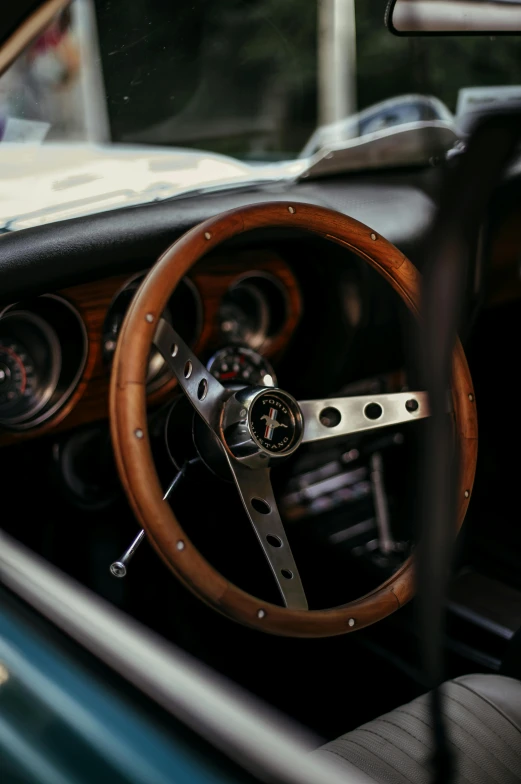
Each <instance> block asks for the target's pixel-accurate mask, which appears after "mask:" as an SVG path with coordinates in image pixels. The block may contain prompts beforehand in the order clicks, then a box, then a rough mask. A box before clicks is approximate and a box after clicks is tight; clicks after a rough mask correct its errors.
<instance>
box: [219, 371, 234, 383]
mask: <svg viewBox="0 0 521 784" xmlns="http://www.w3.org/2000/svg"><path fill="white" fill-rule="evenodd" d="M236 375H237V372H236V371H235V370H230V372H229V373H221V375H220V376H219V380H220V381H226V379H227V378H235V376H236Z"/></svg>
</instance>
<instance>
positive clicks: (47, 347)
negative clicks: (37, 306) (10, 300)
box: [0, 310, 61, 427]
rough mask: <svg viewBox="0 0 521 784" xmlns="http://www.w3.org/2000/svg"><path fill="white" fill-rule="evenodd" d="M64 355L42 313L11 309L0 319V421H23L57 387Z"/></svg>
mask: <svg viewBox="0 0 521 784" xmlns="http://www.w3.org/2000/svg"><path fill="white" fill-rule="evenodd" d="M60 370H61V355H60V349H59V343H58V338H57V336H56V333H55V331H54V330H53V329H52V327H51V326H50V325H49V323H48V322H47V321H45V320H44V319H43V318H41V317H40V316H37V315H36V314H35V313H30V312H28V311H23V310H11V311H8V312H7V313H6V314H5V315H4V316H3V317H2V319H0V425H3V426H5V427H11V426H16V425H21V424H22V423H24V422H26V421H28V420H29V419H31V418H33V417H34V416H35V414H36V413H38V412H39V411H41V409H42V408H44V406H45V405H47V403H48V402H49V400H50V399H51V397H52V395H53V394H54V392H55V390H56V386H57V384H58V377H59V374H60Z"/></svg>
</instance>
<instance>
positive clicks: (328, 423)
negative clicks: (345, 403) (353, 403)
mask: <svg viewBox="0 0 521 784" xmlns="http://www.w3.org/2000/svg"><path fill="white" fill-rule="evenodd" d="M318 418H319V420H320V424H321V425H324V427H336V426H337V425H339V424H340V421H341V419H342V414H341V413H340V411H339V410H338V408H333V406H328V407H327V408H323V409H322V411H321V412H320V414H319V415H318Z"/></svg>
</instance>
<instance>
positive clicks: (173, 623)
mask: <svg viewBox="0 0 521 784" xmlns="http://www.w3.org/2000/svg"><path fill="white" fill-rule="evenodd" d="M380 5H382V4H380ZM384 5H385V4H384ZM391 5H392V4H391ZM460 5H461V4H460ZM488 5H493V4H492V3H490V4H488ZM382 20H383V10H382ZM382 25H383V21H382ZM398 32H399V31H398ZM386 34H388V35H389V36H391V35H392V32H391V31H389V30H386ZM466 154H467V153H466V152H465V151H462V150H461V149H460V150H456V152H455V153H454V154H453V155H451V156H449V157H448V158H447V159H444V160H440V159H439V158H434V159H431V160H429V161H428V162H426V163H424V164H421V165H420V164H415V165H412V166H386V167H381V168H377V169H370V170H360V171H354V172H353V171H347V172H342V171H334V172H333V173H328V174H327V175H325V176H313V175H311V176H308V175H305V176H303V177H297V178H294V179H293V180H292V181H291V182H286V183H285V184H284V185H281V183H280V181H279V180H273V181H263V182H254V183H252V184H250V185H241V186H238V187H230V188H227V189H223V190H218V189H209V190H208V191H207V192H197V193H187V194H185V195H183V194H181V195H179V196H176V197H175V198H165V199H162V200H153V201H151V202H150V203H145V204H141V205H140V204H136V205H132V206H128V207H122V208H118V209H105V210H104V211H101V212H94V213H92V214H84V215H81V216H79V217H69V218H67V219H66V220H52V221H44V220H42V221H40V222H38V221H36V220H35V221H33V222H32V223H31V224H30V225H28V226H27V227H22V228H20V229H16V230H11V229H10V228H9V226H7V227H6V228H5V229H4V230H3V232H2V236H1V237H0V296H1V303H0V304H1V314H0V447H1V450H0V467H1V471H2V488H3V511H2V522H1V527H2V530H3V531H4V532H5V533H6V534H8V535H9V536H10V537H12V538H13V539H15V540H17V542H19V543H21V544H22V545H24V546H25V547H26V548H28V549H29V551H31V552H32V553H34V554H36V555H38V556H39V557H41V558H43V559H44V561H45V562H46V563H48V564H50V565H52V567H55V568H57V569H59V570H60V571H61V572H63V573H64V574H66V575H68V576H69V577H71V578H73V579H74V580H75V581H77V582H78V583H80V584H81V585H82V586H84V587H85V588H87V589H89V591H92V592H93V593H94V594H95V595H96V596H97V597H101V598H102V599H103V600H105V601H106V602H107V603H108V604H109V605H112V607H114V608H116V609H117V610H119V611H121V612H122V613H124V614H125V616H128V617H129V618H131V619H134V620H136V621H138V622H140V623H141V624H143V626H145V627H147V628H148V629H150V630H152V631H153V632H154V633H156V634H158V635H160V637H161V638H163V639H164V640H165V641H167V642H168V643H171V644H173V645H174V646H176V647H177V648H178V649H180V650H181V651H182V652H185V653H187V654H188V655H189V656H191V657H193V658H194V659H196V660H197V661H199V662H202V663H203V664H204V665H206V666H207V667H208V668H210V669H211V670H212V671H215V672H216V673H218V674H219V676H224V677H225V678H226V679H229V681H231V682H232V683H233V684H235V685H238V686H239V687H242V688H243V689H244V690H246V691H247V692H248V693H250V694H252V695H254V696H255V697H258V698H260V699H261V700H262V701H264V702H265V703H268V704H269V705H270V706H273V707H274V708H275V709H277V710H278V711H280V712H281V713H283V714H285V715H287V716H289V717H290V718H291V719H293V720H295V721H296V722H298V724H300V725H303V726H304V727H305V728H306V729H308V730H310V731H311V732H312V733H314V735H315V736H316V737H318V738H320V742H317V749H316V750H315V751H314V752H312V753H311V756H312V757H313V758H316V759H317V760H318V761H319V762H320V760H322V759H326V758H331V757H334V758H335V759H336V761H337V762H339V763H340V764H342V765H344V766H345V767H344V768H343V770H344V771H345V775H346V779H345V780H350V779H349V775H353V776H354V774H355V772H356V773H358V772H360V771H361V772H362V773H363V774H365V775H366V776H367V777H368V779H367V780H368V781H377V782H406V781H415V782H416V781H418V782H420V781H429V780H430V778H429V776H430V768H429V765H430V761H431V755H432V753H433V750H434V749H435V745H436V744H435V737H436V736H435V733H434V734H433V735H432V737H431V727H432V717H431V713H430V707H429V701H428V697H427V696H426V694H425V693H426V691H427V690H428V688H429V687H430V686H431V685H432V684H429V683H428V682H426V677H425V670H424V664H425V662H424V659H422V639H421V622H420V620H419V608H418V602H417V601H416V600H415V599H414V598H413V597H414V593H415V577H414V563H415V559H416V553H417V543H418V535H419V531H420V523H419V520H418V517H419V515H420V514H421V509H422V508H423V507H422V506H421V488H422V467H423V465H424V463H423V455H424V452H425V448H426V446H425V445H426V443H429V441H428V438H429V431H428V428H429V422H430V417H429V413H430V402H429V397H428V393H427V392H426V391H425V390H426V385H428V379H426V374H425V372H424V371H425V368H422V367H421V363H419V362H418V353H419V352H418V346H419V345H421V324H420V321H419V313H420V310H421V285H422V284H421V275H422V273H423V272H426V267H427V265H428V261H429V258H430V257H429V248H430V247H431V245H430V243H432V242H433V239H432V238H433V228H436V229H438V228H439V227H440V223H439V220H441V218H440V216H441V217H443V210H442V206H441V205H442V200H443V199H444V198H445V194H446V192H447V180H448V179H449V180H450V177H452V176H457V173H458V171H459V169H460V168H461V167H462V164H461V159H464V158H465V155H466ZM492 157H493V156H492ZM474 162H476V159H474ZM0 176H1V175H0ZM10 176H15V175H14V174H12V175H10ZM483 177H484V178H485V179H486V174H483ZM489 179H490V182H492V181H493V185H491V186H490V192H489V193H488V194H487V198H486V209H485V210H484V213H483V215H480V217H479V221H477V220H476V221H473V222H471V223H472V225H471V232H470V234H467V237H466V239H467V240H468V242H467V245H466V252H468V257H467V258H466V259H465V263H466V269H465V274H464V281H463V283H462V287H461V299H460V309H459V314H458V334H459V339H460V340H461V343H459V342H458V343H457V344H455V345H454V346H453V347H452V348H451V351H450V352H449V357H450V355H451V354H452V363H453V364H452V368H453V378H452V389H451V395H449V396H448V397H450V402H449V403H448V404H447V405H448V408H447V410H446V412H445V414H444V416H445V419H446V420H447V421H449V420H450V422H451V428H452V432H453V434H454V433H455V434H456V441H457V443H458V445H459V452H458V454H459V455H460V464H459V470H457V469H454V475H455V477H456V479H455V484H456V486H457V487H456V489H455V493H457V498H458V500H457V504H456V506H457V512H456V513H455V515H454V521H453V524H452V523H451V525H452V528H454V527H456V528H458V529H459V532H458V535H457V538H456V541H455V544H454V553H453V558H452V561H453V563H452V569H451V579H450V583H449V588H448V596H447V603H446V615H445V621H444V637H443V646H442V655H443V660H444V673H443V679H444V680H445V681H446V682H447V685H446V686H444V687H443V688H442V689H441V694H442V695H443V706H442V711H443V715H444V716H445V721H446V727H447V729H446V731H447V738H448V744H449V747H450V748H451V749H452V751H453V752H454V753H455V755H456V757H457V759H458V762H457V770H458V774H457V775H458V776H459V777H460V778H457V780H458V781H460V780H461V781H472V782H490V781H496V782H503V781H504V782H510V781H512V782H514V781H519V780H520V778H521V743H520V737H521V736H520V733H521V683H520V681H521V663H520V662H521V658H520V645H521V569H520V568H519V567H520V561H521V533H520V530H519V526H518V524H517V482H518V481H519V480H518V473H517V472H518V466H519V461H518V457H517V450H516V444H517V443H518V441H519V439H520V438H521V421H520V420H519V418H518V417H517V416H516V415H515V414H512V411H513V397H514V396H515V389H516V388H517V382H516V378H517V371H516V369H515V368H516V362H515V356H516V354H517V350H516V345H517V343H516V340H517V338H516V335H517V324H518V320H519V316H520V312H521V268H520V259H521V234H520V231H519V218H520V214H521V171H520V169H519V166H518V165H517V162H516V159H515V156H514V162H513V163H511V164H510V165H509V166H507V167H505V168H504V169H503V172H502V174H501V177H499V174H498V176H497V178H496V179H495V180H493V177H492V175H490V178H489ZM451 182H452V181H451ZM444 203H445V202H444ZM469 209H470V207H469ZM440 247H441V246H440ZM440 252H441V251H440ZM418 272H419V274H418ZM438 317H439V319H440V321H442V320H443V313H441V312H439V313H438ZM440 331H441V328H440ZM504 390H509V392H508V394H507V397H506V399H505V391H504ZM431 402H432V401H431ZM509 411H510V412H511V414H512V415H509V416H508V417H505V418H503V414H501V416H499V414H500V412H503V413H505V412H506V413H508V412H509ZM447 414H449V416H447ZM410 420H415V421H410ZM416 420H417V421H416ZM478 425H479V450H478ZM279 439H280V440H279ZM409 600H411V601H409ZM330 608H333V609H330ZM353 780H355V779H353Z"/></svg>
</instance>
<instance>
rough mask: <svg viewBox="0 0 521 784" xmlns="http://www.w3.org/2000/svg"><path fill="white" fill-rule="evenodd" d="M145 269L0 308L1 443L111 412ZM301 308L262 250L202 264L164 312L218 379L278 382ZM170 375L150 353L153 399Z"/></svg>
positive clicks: (273, 257)
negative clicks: (116, 370) (126, 327)
mask: <svg viewBox="0 0 521 784" xmlns="http://www.w3.org/2000/svg"><path fill="white" fill-rule="evenodd" d="M146 272H147V270H143V271H141V272H139V273H137V274H134V275H131V276H129V275H116V276H111V277H108V278H105V279H102V280H98V281H94V282H92V283H85V284H82V285H78V286H72V287H69V288H65V289H61V290H59V291H57V292H55V293H52V294H44V295H41V296H38V297H33V298H29V299H26V300H20V301H19V302H17V303H15V304H12V305H9V306H7V307H6V308H4V310H3V311H2V312H1V314H0V427H1V429H2V430H1V434H0V445H7V444H11V443H14V442H16V441H19V440H25V439H28V438H34V437H35V436H38V435H41V434H44V433H49V432H50V431H52V432H55V431H56V432H58V431H63V430H67V429H70V428H73V427H76V426H78V425H80V424H85V423H88V422H94V421H96V420H99V419H102V418H105V417H106V416H108V391H109V384H110V369H111V362H112V358H113V355H114V351H115V349H116V344H117V338H118V333H119V329H120V327H121V324H122V322H123V319H124V317H125V313H126V311H127V309H128V307H129V305H130V303H131V301H132V298H133V296H134V294H135V292H136V291H137V289H138V287H139V285H140V283H141V281H142V280H143V278H144V276H145V274H146ZM301 313H302V300H301V295H300V291H299V286H298V283H297V280H296V278H295V276H294V274H293V272H292V271H291V268H290V266H289V265H288V264H287V262H286V261H285V260H284V259H283V258H282V257H281V256H280V255H278V254H277V253H275V252H272V251H265V250H253V251H243V250H237V251H230V252H228V253H226V254H212V255H211V256H209V257H207V258H205V259H203V260H201V261H200V262H199V263H198V264H197V265H196V266H195V267H194V269H193V270H192V271H191V273H190V274H189V275H188V276H187V277H185V278H184V279H183V280H182V282H181V284H180V285H179V286H178V287H177V288H176V290H175V291H174V292H173V294H172V296H171V298H170V300H169V303H168V306H167V309H166V311H165V313H164V317H165V318H166V319H167V320H169V321H171V323H172V324H173V325H174V326H175V327H176V329H177V330H178V331H179V332H180V334H181V335H182V337H183V338H184V340H186V341H187V342H188V343H189V344H190V345H192V346H193V348H194V350H195V351H196V352H197V353H198V354H199V355H200V356H201V357H203V358H204V359H205V361H207V363H208V365H209V368H210V369H211V370H212V372H213V373H214V374H215V375H216V376H217V377H218V378H221V379H222V380H233V378H234V377H236V380H242V381H244V382H245V383H256V382H257V381H258V382H260V381H261V380H262V382H263V383H265V384H267V385H270V384H273V385H274V384H275V381H276V377H275V372H274V370H273V367H272V365H271V362H273V361H277V360H278V359H279V358H280V356H281V354H282V353H283V352H284V350H285V349H286V347H287V345H288V343H289V340H290V338H291V336H292V334H293V332H294V330H295V327H296V325H297V324H298V322H299V320H300V317H301ZM175 385H176V381H175V379H174V378H173V377H172V375H171V374H170V373H169V371H168V370H167V368H166V367H165V365H164V362H163V360H162V358H161V356H160V355H159V354H158V353H157V352H156V351H155V350H154V349H153V350H152V352H151V354H150V358H149V365H148V372H147V387H148V399H149V403H150V404H151V405H152V404H159V403H162V402H163V401H165V400H167V399H168V396H169V395H170V393H171V391H172V389H173V388H174V387H175Z"/></svg>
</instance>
